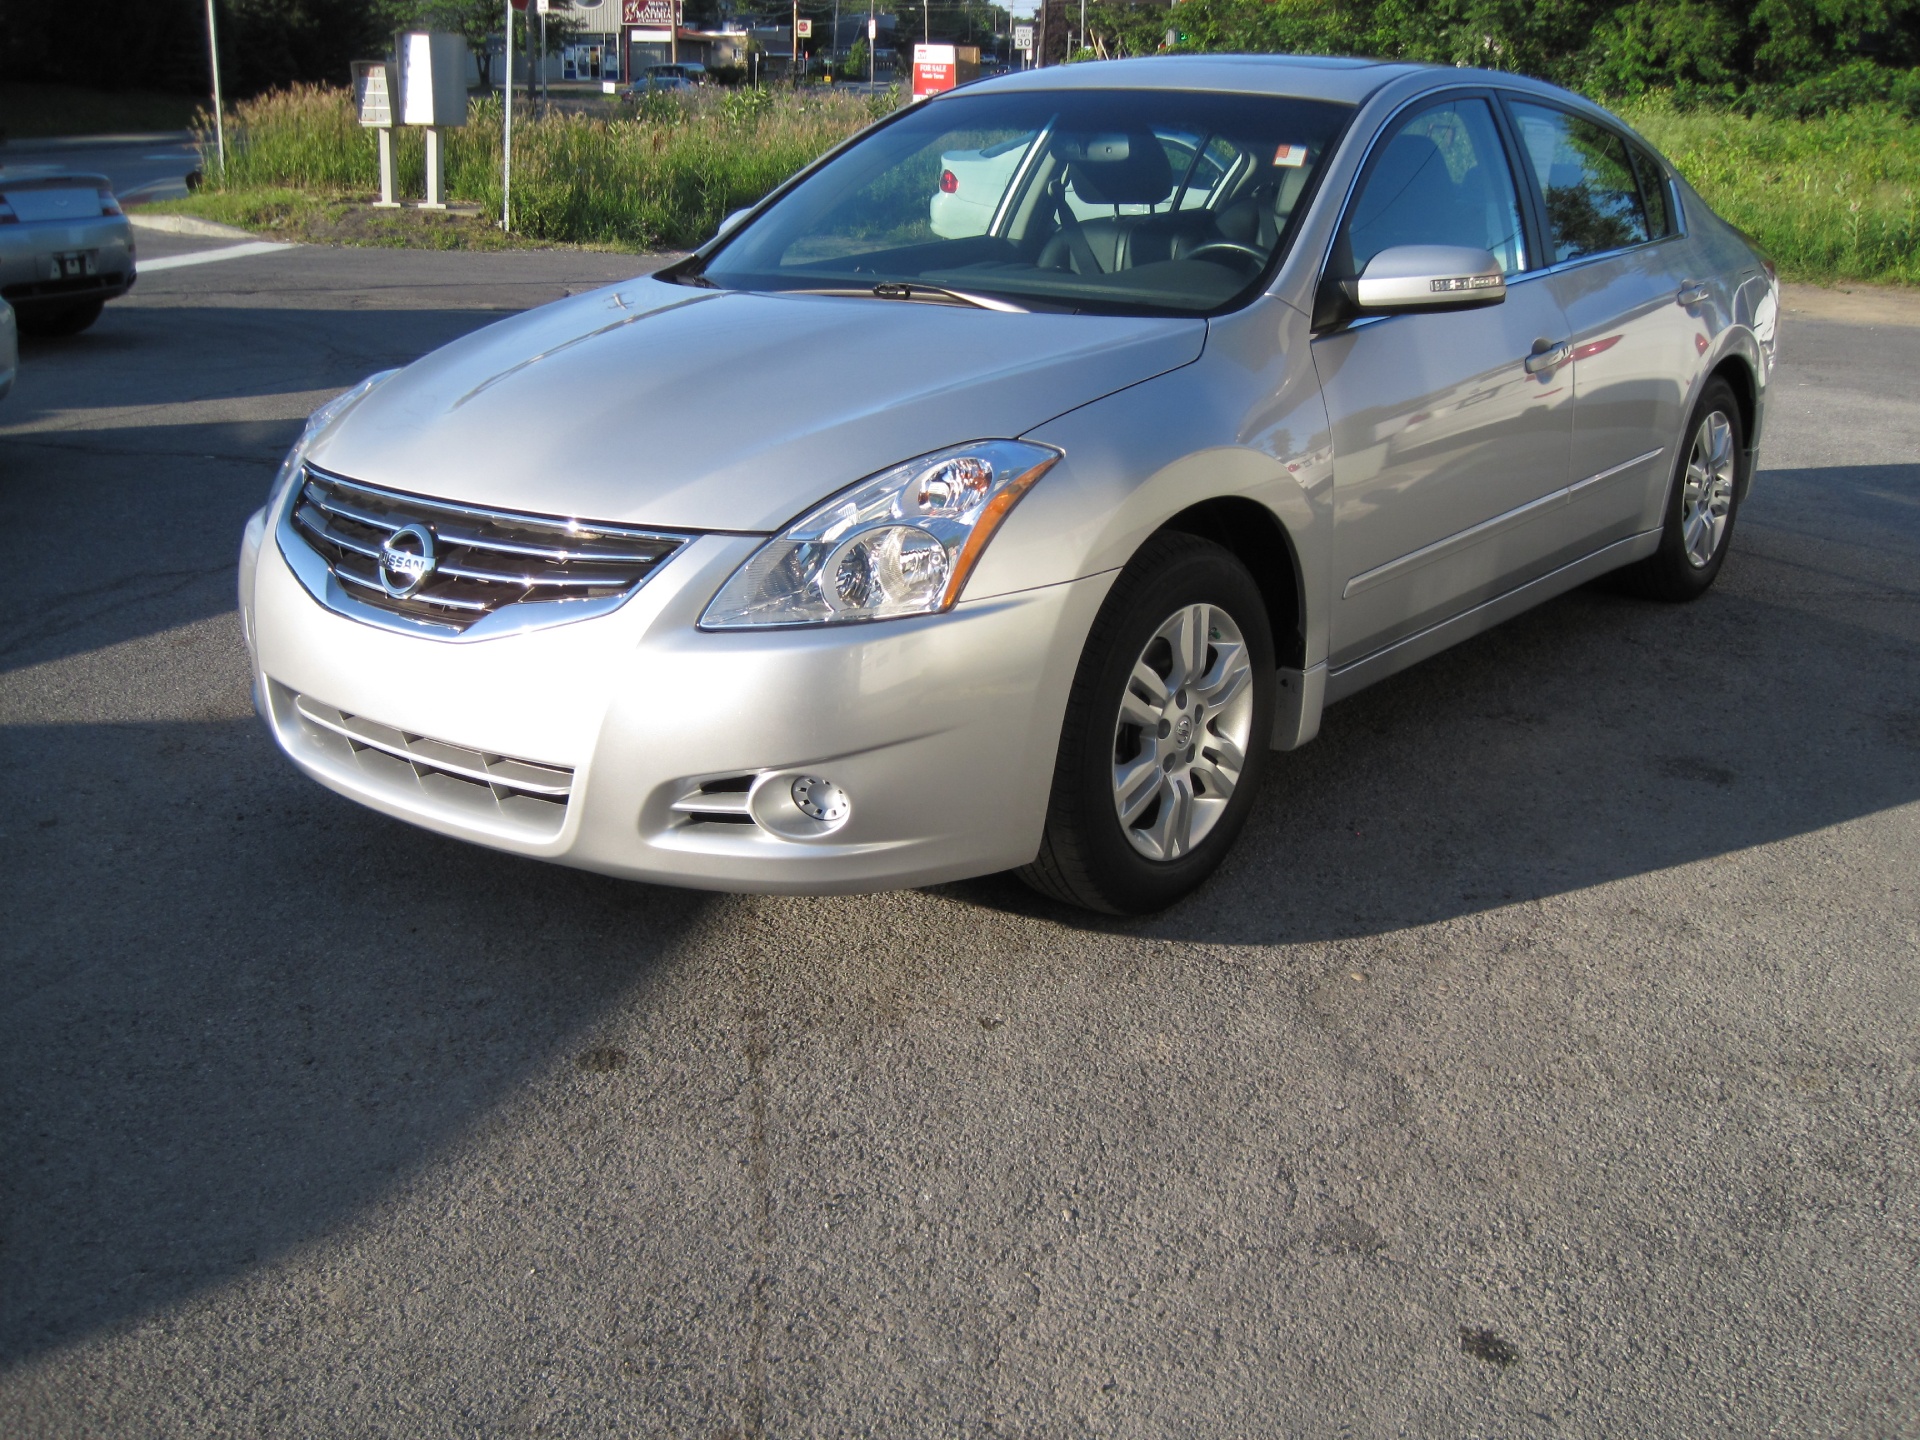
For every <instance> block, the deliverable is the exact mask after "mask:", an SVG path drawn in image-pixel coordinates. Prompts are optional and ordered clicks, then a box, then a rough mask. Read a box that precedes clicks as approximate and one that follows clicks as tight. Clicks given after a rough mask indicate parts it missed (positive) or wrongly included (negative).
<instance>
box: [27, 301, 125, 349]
mask: <svg viewBox="0 0 1920 1440" xmlns="http://www.w3.org/2000/svg"><path fill="white" fill-rule="evenodd" d="M106 304H107V302H106V301H104V300H80V301H76V302H75V303H74V304H72V305H48V306H39V305H36V306H33V307H31V308H29V309H26V310H19V311H16V312H15V313H14V321H15V323H17V324H18V325H19V327H20V333H21V334H22V335H32V336H34V337H35V338H36V339H40V340H51V339H56V338H58V337H59V336H62V335H78V334H79V333H80V332H81V331H82V330H84V329H86V328H87V327H88V326H89V325H91V324H93V322H94V321H96V320H98V319H99V318H100V312H101V311H102V310H103V309H105V308H106Z"/></svg>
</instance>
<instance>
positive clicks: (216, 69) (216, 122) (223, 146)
mask: <svg viewBox="0 0 1920 1440" xmlns="http://www.w3.org/2000/svg"><path fill="white" fill-rule="evenodd" d="M207 58H208V59H209V60H211V61H212V62H213V143H214V145H215V147H216V148H217V149H218V150H219V152H220V174H221V177H222V179H223V180H224V178H225V176H226V172H227V126H226V121H225V120H223V119H222V118H221V114H220V112H221V108H222V106H221V103H220V42H219V41H218V40H217V39H216V38H215V36H214V29H213V0H207Z"/></svg>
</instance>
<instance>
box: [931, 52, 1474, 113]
mask: <svg viewBox="0 0 1920 1440" xmlns="http://www.w3.org/2000/svg"><path fill="white" fill-rule="evenodd" d="M1442 69H1445V71H1446V73H1448V74H1457V73H1458V72H1457V71H1454V70H1453V69H1452V67H1442V66H1438V65H1410V64H1407V63H1405V62H1402V61H1397V60H1365V59H1359V58H1356V57H1351V56H1340V55H1148V56H1142V57H1139V58H1137V59H1133V60H1094V61H1087V62H1083V63H1080V64H1075V65H1049V66H1047V67H1045V68H1044V69H1037V70H1015V71H1012V72H1011V73H1009V74H1006V75H996V76H994V77H993V78H992V79H991V80H980V81H976V82H975V83H974V84H972V85H969V86H967V87H966V89H967V91H968V92H969V93H971V94H976V95H977V94H979V93H980V92H981V91H983V90H1068V89H1071V90H1087V89H1092V90H1226V91H1239V92H1242V93H1245V94H1249V95H1289V96H1295V97H1298V98H1300V99H1303V100H1335V101H1339V102H1341V103H1344V104H1348V105H1357V104H1359V103H1360V102H1361V101H1362V100H1364V99H1366V98H1367V97H1368V96H1369V95H1371V94H1373V92H1374V91H1376V90H1378V89H1379V88H1380V87H1381V86H1382V85H1385V84H1387V83H1389V82H1390V81H1393V80H1397V79H1399V78H1400V77H1401V76H1403V75H1413V74H1418V73H1419V72H1421V71H1423V70H1432V71H1435V72H1438V71H1441V70H1442Z"/></svg>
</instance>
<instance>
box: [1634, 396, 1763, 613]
mask: <svg viewBox="0 0 1920 1440" xmlns="http://www.w3.org/2000/svg"><path fill="white" fill-rule="evenodd" d="M1686 436H1687V438H1686V441H1685V442H1684V446H1685V448H1683V449H1682V451H1681V452H1680V463H1679V465H1678V467H1677V468H1676V470H1675V472H1674V477H1673V485H1672V487H1671V489H1670V491H1669V492H1668V495H1667V513H1666V521H1665V524H1664V525H1663V526H1662V528H1661V534H1660V548H1659V549H1658V550H1656V551H1655V552H1654V553H1653V554H1652V555H1650V556H1649V557H1648V558H1646V559H1645V560H1642V561H1640V562H1639V563H1638V564H1636V565H1629V566H1627V567H1626V568H1625V569H1624V570H1621V571H1620V572H1619V582H1620V586H1621V588H1622V589H1625V590H1627V591H1629V592H1631V593H1633V594H1635V595H1644V596H1646V597H1648V598H1649V599H1652V600H1695V599H1698V598H1699V597H1700V596H1702V595H1704V594H1706V593H1707V590H1708V588H1709V587H1711V586H1712V584H1713V582H1714V578H1715V577H1716V576H1718V575H1719V573H1720V567H1721V565H1722V564H1723V563H1725V561H1726V558H1727V546H1728V545H1729V543H1730V542H1731V541H1732V539H1733V521H1734V516H1735V514H1736V513H1737V512H1738V510H1739V508H1740V494H1741V492H1742V491H1743V490H1745V489H1746V480H1747V476H1746V474H1745V473H1744V471H1743V470H1742V467H1743V466H1744V465H1746V464H1747V450H1746V431H1745V428H1744V427H1743V426H1742V424H1741V420H1740V406H1739V403H1738V402H1737V401H1736V400H1735V399H1734V394H1733V387H1732V386H1731V385H1729V384H1727V382H1726V381H1725V380H1712V381H1709V382H1708V384H1707V388H1706V392H1705V393H1704V394H1703V395H1701V397H1700V403H1699V404H1698V405H1696V406H1694V409H1693V417H1692V419H1691V420H1690V421H1689V422H1688V424H1687V430H1686Z"/></svg>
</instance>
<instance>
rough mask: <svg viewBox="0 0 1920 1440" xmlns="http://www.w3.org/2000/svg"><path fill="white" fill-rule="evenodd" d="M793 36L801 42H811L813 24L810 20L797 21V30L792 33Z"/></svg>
mask: <svg viewBox="0 0 1920 1440" xmlns="http://www.w3.org/2000/svg"><path fill="white" fill-rule="evenodd" d="M794 34H796V35H798V36H799V37H800V38H801V39H802V40H811V39H812V38H813V22H812V21H811V20H802V21H799V22H798V28H797V29H796V30H795V31H794Z"/></svg>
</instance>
